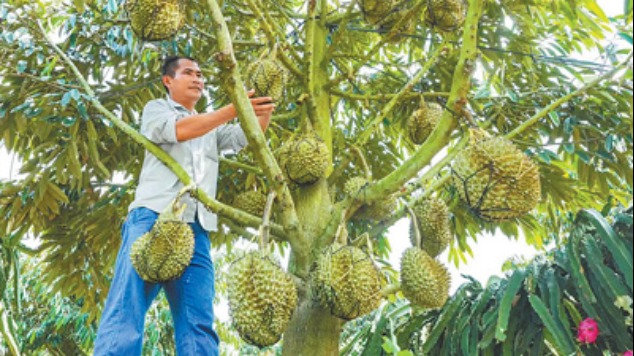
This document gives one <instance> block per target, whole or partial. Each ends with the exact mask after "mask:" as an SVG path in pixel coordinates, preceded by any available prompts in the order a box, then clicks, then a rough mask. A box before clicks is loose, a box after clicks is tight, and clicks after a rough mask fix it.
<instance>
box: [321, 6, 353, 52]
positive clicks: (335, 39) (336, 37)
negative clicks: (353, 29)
mask: <svg viewBox="0 0 634 356" xmlns="http://www.w3.org/2000/svg"><path fill="white" fill-rule="evenodd" d="M356 4H357V0H352V1H350V4H348V8H347V9H346V12H345V13H343V12H338V14H341V16H342V17H341V23H340V24H339V26H338V27H337V29H336V30H335V32H334V33H331V34H330V35H331V36H330V37H331V38H332V42H331V43H330V47H329V48H328V52H327V53H326V60H329V59H330V58H332V55H333V53H334V51H335V49H336V48H337V44H338V43H339V41H340V40H341V38H342V37H343V35H344V34H345V33H346V25H347V24H348V21H350V19H352V18H353V16H351V14H352V10H353V9H354V6H355V5H356ZM333 20H334V19H328V20H327V21H328V22H331V21H333Z"/></svg>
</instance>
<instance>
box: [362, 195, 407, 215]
mask: <svg viewBox="0 0 634 356" xmlns="http://www.w3.org/2000/svg"><path fill="white" fill-rule="evenodd" d="M397 207H398V203H397V200H396V197H395V196H393V195H390V196H388V197H387V198H385V199H384V200H382V201H376V202H373V203H371V204H365V205H363V206H362V207H361V208H359V210H358V211H357V213H356V216H358V217H359V218H361V219H365V220H371V221H383V220H385V219H387V218H388V217H390V216H392V214H393V213H394V212H395V211H396V208H397Z"/></svg>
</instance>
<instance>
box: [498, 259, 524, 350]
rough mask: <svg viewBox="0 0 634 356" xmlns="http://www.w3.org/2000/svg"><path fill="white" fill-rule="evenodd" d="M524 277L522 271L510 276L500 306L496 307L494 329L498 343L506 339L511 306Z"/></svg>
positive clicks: (519, 270)
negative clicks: (495, 324)
mask: <svg viewBox="0 0 634 356" xmlns="http://www.w3.org/2000/svg"><path fill="white" fill-rule="evenodd" d="M524 277H525V272H524V270H522V269H517V270H515V271H514V272H513V275H511V278H510V279H509V283H508V285H507V286H506V291H504V296H503V297H502V300H501V301H500V305H499V306H498V319H497V326H496V328H495V338H496V339H497V340H498V341H504V340H505V339H506V328H507V327H508V323H509V315H510V313H511V308H512V306H513V305H512V304H513V301H514V300H515V296H516V295H517V292H518V291H519V290H520V288H521V287H522V283H523V282H524Z"/></svg>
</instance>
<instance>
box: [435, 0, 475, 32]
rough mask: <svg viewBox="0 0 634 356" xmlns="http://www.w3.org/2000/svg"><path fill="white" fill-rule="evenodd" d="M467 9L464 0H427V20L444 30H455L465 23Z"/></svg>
mask: <svg viewBox="0 0 634 356" xmlns="http://www.w3.org/2000/svg"><path fill="white" fill-rule="evenodd" d="M466 10H467V5H466V4H465V2H464V0H427V9H426V11H425V22H427V24H429V25H430V26H434V27H436V28H438V29H440V30H442V31H446V32H451V31H455V30H456V29H457V28H458V27H460V26H461V25H462V24H463V22H464V20H465V16H466Z"/></svg>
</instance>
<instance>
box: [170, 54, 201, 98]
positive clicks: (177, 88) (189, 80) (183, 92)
mask: <svg viewBox="0 0 634 356" xmlns="http://www.w3.org/2000/svg"><path fill="white" fill-rule="evenodd" d="M163 84H165V86H166V87H167V88H168V89H169V92H170V95H171V97H172V99H174V100H175V101H177V102H183V101H184V102H188V103H189V102H193V103H196V102H197V101H198V99H200V97H201V96H202V93H203V85H204V79H203V74H202V72H201V71H200V67H198V64H197V63H196V62H194V61H191V60H189V59H185V58H181V59H179V60H178V68H177V69H176V73H175V74H174V77H173V78H172V77H170V76H168V75H166V76H163Z"/></svg>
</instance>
